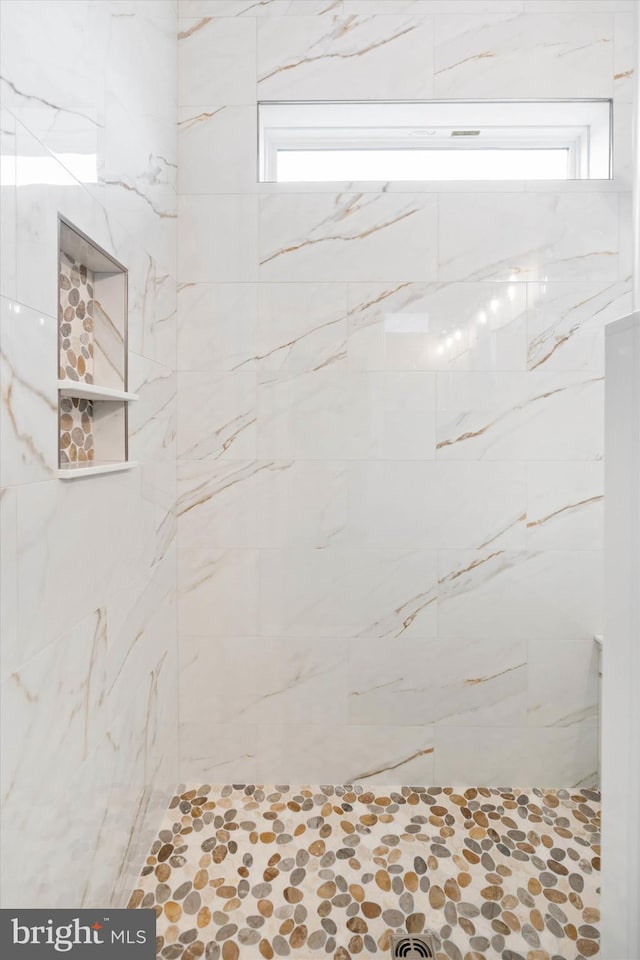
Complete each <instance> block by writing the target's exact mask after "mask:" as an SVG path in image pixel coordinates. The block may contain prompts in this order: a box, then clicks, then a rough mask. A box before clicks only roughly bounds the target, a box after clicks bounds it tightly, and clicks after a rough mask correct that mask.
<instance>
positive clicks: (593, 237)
mask: <svg viewBox="0 0 640 960" xmlns="http://www.w3.org/2000/svg"><path fill="white" fill-rule="evenodd" d="M439 210H440V219H439V225H440V232H439V238H440V247H439V274H438V276H439V278H440V279H441V280H501V281H503V280H508V281H518V280H534V281H546V280H612V281H613V280H617V279H618V260H619V250H620V249H621V248H620V246H619V239H618V197H617V195H615V194H612V193H591V192H590V193H585V194H575V193H538V194H534V193H513V194H495V193H493V194H482V193H474V194H467V195H464V194H443V195H442V196H441V197H440V207H439Z"/></svg>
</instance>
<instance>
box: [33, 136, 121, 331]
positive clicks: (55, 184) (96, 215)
mask: <svg viewBox="0 0 640 960" xmlns="http://www.w3.org/2000/svg"><path fill="white" fill-rule="evenodd" d="M16 150H17V162H16V179H17V183H18V188H17V200H16V267H17V276H16V299H17V300H18V302H19V303H22V304H25V305H27V306H30V307H32V308H33V309H34V310H40V311H42V312H43V313H45V314H46V315H48V316H51V317H57V315H58V305H57V282H58V267H57V263H58V246H57V244H58V214H59V213H61V214H62V215H63V216H65V217H66V218H67V219H68V220H70V221H71V222H72V223H73V224H75V225H76V226H78V227H79V228H80V229H81V230H82V231H83V232H84V233H86V234H88V235H89V236H90V237H91V238H92V239H93V240H95V241H96V242H97V243H98V244H100V246H102V247H104V248H105V249H107V250H110V249H112V247H113V245H112V241H111V234H110V222H109V216H108V214H107V212H106V211H105V209H104V208H103V207H101V206H100V204H99V203H97V201H96V200H94V199H93V198H92V197H91V195H90V194H89V193H88V191H87V190H86V189H85V188H84V186H83V185H82V184H81V183H80V181H79V180H77V179H76V178H75V177H73V176H72V175H71V173H69V171H68V170H67V169H66V168H65V167H64V166H63V165H62V164H61V163H60V162H59V161H58V160H57V159H56V157H55V156H54V155H53V154H52V153H50V152H49V151H48V150H46V149H45V147H43V146H42V144H41V143H40V142H39V141H38V140H37V139H36V138H35V137H34V136H33V135H32V134H31V133H30V132H29V130H28V129H27V128H26V127H24V126H23V125H22V124H21V123H18V124H16Z"/></svg>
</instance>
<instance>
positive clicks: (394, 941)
mask: <svg viewBox="0 0 640 960" xmlns="http://www.w3.org/2000/svg"><path fill="white" fill-rule="evenodd" d="M435 955H436V950H435V946H434V943H433V938H432V936H431V934H430V933H428V932H426V933H421V934H419V935H407V934H403V933H400V934H397V933H396V934H392V936H391V956H392V958H393V960H400V958H406V960H420V958H421V957H427V958H433V957H435Z"/></svg>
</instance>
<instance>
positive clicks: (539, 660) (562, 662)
mask: <svg viewBox="0 0 640 960" xmlns="http://www.w3.org/2000/svg"><path fill="white" fill-rule="evenodd" d="M598 659H599V653H598V647H597V644H596V643H595V641H594V639H593V637H588V636H587V637H583V638H582V639H581V640H571V641H567V642H558V641H557V640H550V639H548V638H547V637H538V638H537V639H536V640H530V641H529V643H528V657H527V662H528V669H527V723H528V724H529V726H531V727H557V728H561V729H563V730H567V731H568V730H570V729H571V728H572V727H575V726H576V725H579V724H580V723H582V722H584V721H587V720H592V721H595V722H597V721H598Z"/></svg>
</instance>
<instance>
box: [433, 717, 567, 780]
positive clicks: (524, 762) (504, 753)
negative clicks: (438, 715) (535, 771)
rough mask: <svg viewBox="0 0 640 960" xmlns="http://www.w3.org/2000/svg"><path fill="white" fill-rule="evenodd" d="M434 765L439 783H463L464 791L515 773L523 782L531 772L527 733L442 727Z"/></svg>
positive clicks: (513, 729) (437, 735) (509, 729)
mask: <svg viewBox="0 0 640 960" xmlns="http://www.w3.org/2000/svg"><path fill="white" fill-rule="evenodd" d="M434 766H435V770H434V775H435V778H436V780H437V781H438V783H440V781H442V782H443V783H452V784H460V786H461V788H462V787H463V786H464V785H465V784H467V783H477V782H480V781H482V783H503V782H505V781H506V780H509V777H510V776H511V775H513V774H517V775H518V776H519V778H520V779H519V782H521V783H523V782H524V780H528V779H529V773H530V770H531V761H530V758H529V756H528V751H527V730H526V728H524V727H512V726H510V727H480V726H477V725H475V724H469V725H468V726H466V727H465V726H447V725H446V724H441V725H439V726H438V727H436V730H435V755H434ZM522 778H524V779H522ZM531 779H535V778H534V777H531ZM562 782H563V783H566V782H567V781H566V780H563V781H562Z"/></svg>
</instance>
